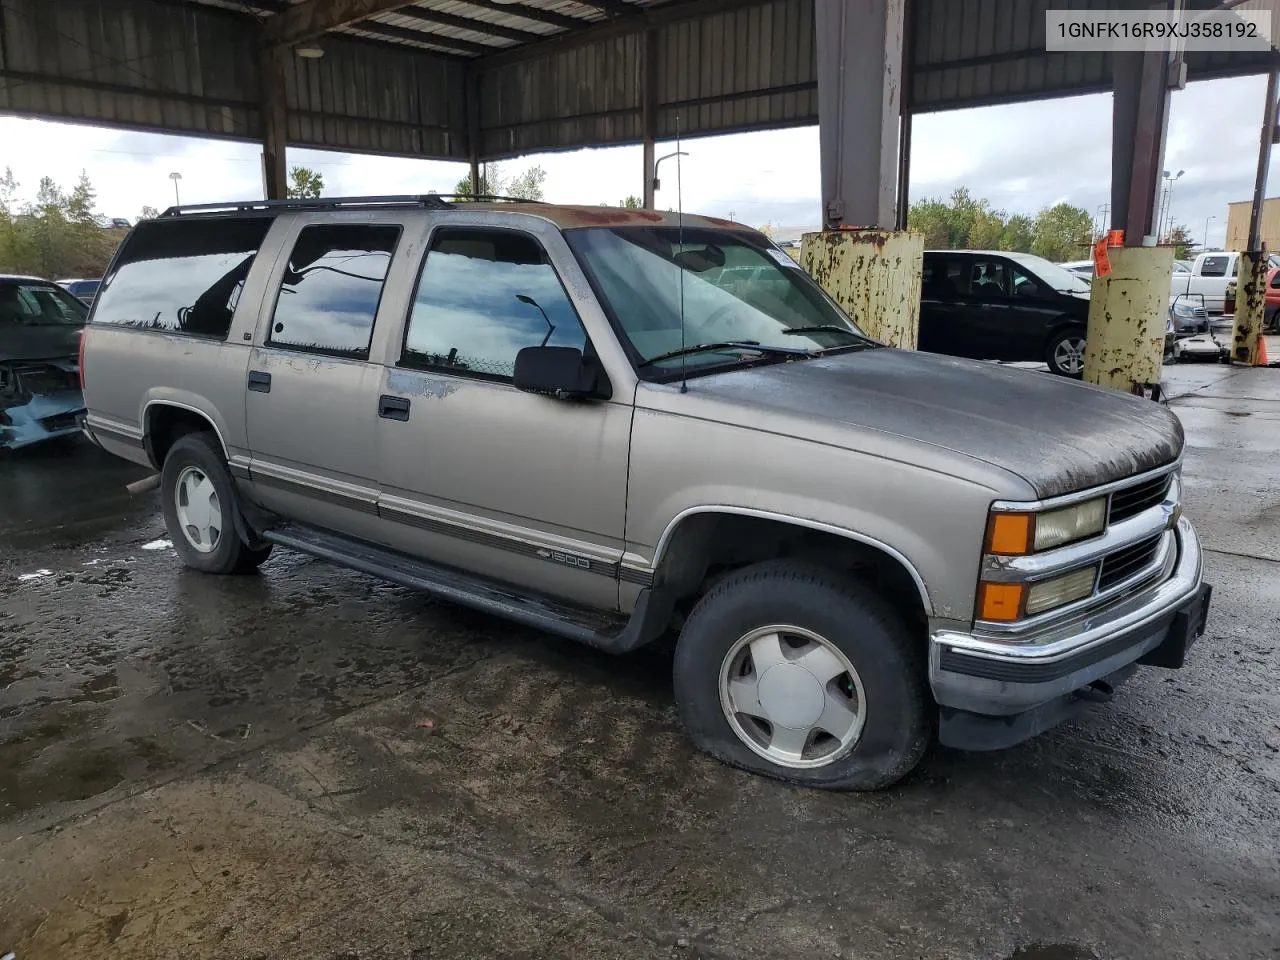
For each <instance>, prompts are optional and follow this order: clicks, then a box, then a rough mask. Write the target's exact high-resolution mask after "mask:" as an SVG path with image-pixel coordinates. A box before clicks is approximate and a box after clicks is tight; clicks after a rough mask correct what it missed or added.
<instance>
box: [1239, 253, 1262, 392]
mask: <svg viewBox="0 0 1280 960" xmlns="http://www.w3.org/2000/svg"><path fill="white" fill-rule="evenodd" d="M1239 270H1240V272H1239V273H1238V274H1237V282H1236V310H1235V322H1234V323H1233V324H1232V327H1231V359H1232V360H1233V361H1235V362H1236V363H1245V364H1248V365H1249V366H1251V367H1256V366H1257V365H1258V349H1259V348H1258V341H1259V340H1260V339H1261V338H1262V322H1263V314H1264V312H1265V310H1266V306H1267V302H1266V299H1267V255H1266V254H1265V253H1242V254H1240V267H1239Z"/></svg>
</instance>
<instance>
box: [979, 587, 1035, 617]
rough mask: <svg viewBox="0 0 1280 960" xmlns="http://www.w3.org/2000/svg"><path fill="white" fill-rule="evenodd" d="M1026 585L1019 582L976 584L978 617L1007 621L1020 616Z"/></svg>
mask: <svg viewBox="0 0 1280 960" xmlns="http://www.w3.org/2000/svg"><path fill="white" fill-rule="evenodd" d="M1026 589H1027V588H1026V586H1025V585H1024V584H1021V583H980V584H978V617H979V619H982V620H995V621H1001V622H1005V623H1008V622H1009V621H1011V620H1017V619H1018V618H1019V617H1021V616H1022V598H1023V594H1024V593H1025V592H1026Z"/></svg>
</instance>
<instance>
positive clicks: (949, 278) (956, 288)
mask: <svg viewBox="0 0 1280 960" xmlns="http://www.w3.org/2000/svg"><path fill="white" fill-rule="evenodd" d="M967 280H968V278H967V277H966V276H965V272H964V264H963V262H962V261H960V260H957V259H954V258H952V257H925V258H924V289H923V292H924V296H925V297H928V298H930V299H935V300H942V299H946V298H947V297H954V296H957V295H958V294H962V293H968V292H969V284H968V282H967Z"/></svg>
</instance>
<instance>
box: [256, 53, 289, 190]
mask: <svg viewBox="0 0 1280 960" xmlns="http://www.w3.org/2000/svg"><path fill="white" fill-rule="evenodd" d="M289 55H290V54H289V51H288V50H287V49H286V48H284V47H266V48H264V49H263V51H262V55H261V58H260V60H259V64H260V66H259V73H260V74H261V77H262V91H261V93H262V96H261V102H262V107H261V110H262V192H263V195H264V196H265V197H266V198H267V199H268V200H283V199H285V197H287V196H288V193H289V168H288V159H287V151H286V145H287V143H288V138H289V112H288V106H287V102H286V99H285V70H286V68H287V67H286V65H287V63H288V57H289Z"/></svg>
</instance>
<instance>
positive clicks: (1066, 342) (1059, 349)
mask: <svg viewBox="0 0 1280 960" xmlns="http://www.w3.org/2000/svg"><path fill="white" fill-rule="evenodd" d="M1073 343H1078V345H1079V346H1078V350H1076V349H1073V348H1072V344H1073ZM1044 362H1045V363H1047V364H1048V365H1049V372H1050V373H1055V374H1057V375H1058V376H1060V377H1073V378H1075V379H1077V380H1079V379H1080V378H1081V377H1083V376H1084V331H1083V330H1081V329H1080V328H1079V327H1071V328H1068V329H1066V330H1059V331H1058V332H1057V333H1055V334H1054V335H1053V336H1052V337H1051V338H1050V339H1049V344H1048V346H1046V347H1045V350H1044Z"/></svg>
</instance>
